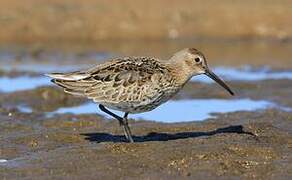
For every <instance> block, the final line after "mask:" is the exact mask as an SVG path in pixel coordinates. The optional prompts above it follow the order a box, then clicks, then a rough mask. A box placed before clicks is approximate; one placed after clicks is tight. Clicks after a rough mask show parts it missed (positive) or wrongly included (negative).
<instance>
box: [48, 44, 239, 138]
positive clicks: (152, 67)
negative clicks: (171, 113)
mask: <svg viewBox="0 0 292 180" xmlns="http://www.w3.org/2000/svg"><path fill="white" fill-rule="evenodd" d="M199 74H206V75H207V76H209V77H210V78H212V79H213V80H215V81H216V82H217V83H219V84H220V85H221V86H222V87H224V88H225V89H226V90H227V91H228V92H229V93H230V94H231V95H233V94H234V93H233V92H232V90H231V89H230V88H229V87H228V86H227V84H226V83H224V81H222V80H221V79H220V78H219V77H218V76H216V75H215V74H214V73H213V72H212V71H211V70H210V69H209V68H208V65H207V61H206V58H205V56H204V55H203V53H201V52H200V51H198V50H197V49H194V48H187V49H183V50H181V51H179V52H177V53H175V54H174V55H173V56H172V57H171V58H170V59H169V60H160V59H157V58H152V57H125V58H116V59H113V60H110V61H108V62H105V63H103V64H99V65H97V66H95V67H93V68H91V69H88V70H85V71H76V72H70V73H51V74H47V75H48V76H49V77H51V78H53V79H52V82H53V83H55V84H57V85H58V86H61V87H62V88H64V91H65V92H66V93H69V94H73V95H79V96H85V97H87V98H89V99H92V100H93V101H94V102H96V103H98V104H99V108H100V109H101V110H102V111H103V112H105V113H107V114H109V115H111V116H112V117H114V118H116V119H117V120H118V121H119V123H120V125H121V126H123V127H124V134H125V136H126V138H127V140H128V141H129V142H134V141H133V138H132V135H131V130H130V128H129V125H128V114H131V113H141V112H146V111H151V110H153V109H155V108H156V107H158V106H159V105H161V104H162V103H164V102H166V101H168V100H169V99H170V98H171V97H173V96H174V95H175V94H176V93H177V92H178V91H179V90H180V89H182V88H183V86H184V85H185V84H186V83H187V82H188V81H189V80H190V79H191V77H193V76H195V75H199ZM107 108H110V109H115V110H119V111H122V112H124V113H125V114H124V117H120V116H118V115H116V114H114V113H113V112H111V111H109V110H108V109H107Z"/></svg>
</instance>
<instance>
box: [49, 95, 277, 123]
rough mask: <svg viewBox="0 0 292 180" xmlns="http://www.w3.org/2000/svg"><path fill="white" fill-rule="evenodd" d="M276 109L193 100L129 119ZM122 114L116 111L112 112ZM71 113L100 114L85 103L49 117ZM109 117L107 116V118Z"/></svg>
mask: <svg viewBox="0 0 292 180" xmlns="http://www.w3.org/2000/svg"><path fill="white" fill-rule="evenodd" d="M272 107H278V106H277V105H276V104H274V103H272V102H269V101H264V100H260V101H259V100H251V99H238V100H224V99H195V100H179V101H169V102H167V103H166V104H163V105H162V106H160V107H158V108H157V109H154V110H153V111H151V112H146V113H141V114H133V115H131V116H130V117H131V118H134V119H136V120H137V119H143V120H153V121H157V122H165V123H176V122H188V121H201V120H205V119H208V118H210V117H214V114H213V113H228V112H235V111H255V110H260V109H266V108H272ZM113 112H115V113H117V114H120V115H121V114H122V113H121V112H118V111H113ZM62 113H72V114H89V113H99V114H103V115H105V113H103V112H101V111H100V110H99V109H98V107H97V105H96V104H94V103H86V104H83V105H81V106H76V107H66V108H60V109H58V110H57V111H55V112H52V113H49V115H50V116H51V115H54V114H62ZM107 117H109V116H107Z"/></svg>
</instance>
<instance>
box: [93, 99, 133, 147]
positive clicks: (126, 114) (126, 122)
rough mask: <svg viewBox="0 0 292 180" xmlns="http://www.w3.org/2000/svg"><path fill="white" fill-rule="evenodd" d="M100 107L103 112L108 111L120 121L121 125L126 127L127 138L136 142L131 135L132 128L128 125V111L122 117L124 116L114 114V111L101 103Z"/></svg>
mask: <svg viewBox="0 0 292 180" xmlns="http://www.w3.org/2000/svg"><path fill="white" fill-rule="evenodd" d="M99 108H100V110H102V111H103V112H105V113H107V114H108V115H110V116H112V117H114V118H116V119H117V120H118V121H119V123H120V125H122V126H123V127H124V134H125V136H126V138H127V140H128V141H130V142H134V141H133V138H132V135H131V130H130V128H129V126H128V118H127V117H128V113H125V115H124V118H122V117H120V116H118V115H116V114H114V113H113V112H111V111H109V110H108V109H106V108H105V107H104V106H103V105H101V104H100V105H99Z"/></svg>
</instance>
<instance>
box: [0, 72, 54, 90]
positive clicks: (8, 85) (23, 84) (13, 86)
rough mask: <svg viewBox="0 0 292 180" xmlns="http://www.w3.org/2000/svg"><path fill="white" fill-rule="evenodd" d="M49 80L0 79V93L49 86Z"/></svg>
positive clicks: (26, 78)
mask: <svg viewBox="0 0 292 180" xmlns="http://www.w3.org/2000/svg"><path fill="white" fill-rule="evenodd" d="M51 84H52V83H51V82H50V79H49V78H47V77H45V76H43V77H29V76H21V77H15V78H10V77H0V91H2V92H6V93H8V92H15V91H21V90H28V89H34V88H36V87H40V86H45V85H51Z"/></svg>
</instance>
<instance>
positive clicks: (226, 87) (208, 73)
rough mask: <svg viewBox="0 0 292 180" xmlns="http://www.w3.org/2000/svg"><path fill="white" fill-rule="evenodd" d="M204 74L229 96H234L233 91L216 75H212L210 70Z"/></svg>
mask: <svg viewBox="0 0 292 180" xmlns="http://www.w3.org/2000/svg"><path fill="white" fill-rule="evenodd" d="M205 74H206V75H207V76H209V77H210V78H211V79H213V80H214V81H215V82H217V83H218V84H220V85H221V86H222V87H223V88H224V89H226V90H227V91H228V92H229V93H230V94H231V95H234V93H233V91H232V90H231V89H230V88H229V86H228V85H227V84H226V83H225V82H224V81H222V80H221V79H220V78H219V77H218V76H217V75H216V74H214V73H213V72H212V71H211V70H206V72H205Z"/></svg>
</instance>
